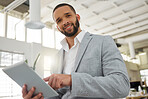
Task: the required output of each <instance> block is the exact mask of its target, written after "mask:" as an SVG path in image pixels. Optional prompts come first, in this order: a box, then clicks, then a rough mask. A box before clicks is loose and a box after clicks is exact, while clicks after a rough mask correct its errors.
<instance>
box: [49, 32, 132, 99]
mask: <svg viewBox="0 0 148 99" xmlns="http://www.w3.org/2000/svg"><path fill="white" fill-rule="evenodd" d="M59 55H60V56H59V57H61V58H59V60H58V61H57V63H59V64H58V65H57V67H53V68H54V70H53V71H56V72H53V73H62V69H63V66H62V65H61V64H62V62H63V56H64V51H63V49H61V50H60V54H59ZM71 76H72V86H71V87H64V88H61V89H59V90H57V92H58V93H59V96H58V97H53V98H49V99H115V98H122V97H126V96H127V95H128V93H129V89H130V85H129V79H128V75H127V70H126V66H125V64H124V61H123V59H122V57H121V54H120V52H119V50H118V49H117V47H116V44H115V43H114V41H113V39H112V38H111V37H110V36H99V35H93V34H90V33H86V34H85V36H84V38H83V40H82V42H81V44H80V47H79V50H78V53H77V56H76V61H75V69H74V70H73V72H72V74H71Z"/></svg>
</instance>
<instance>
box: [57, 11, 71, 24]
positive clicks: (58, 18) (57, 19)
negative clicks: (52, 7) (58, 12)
mask: <svg viewBox="0 0 148 99" xmlns="http://www.w3.org/2000/svg"><path fill="white" fill-rule="evenodd" d="M70 13H71V12H67V13H65V14H64V15H68V14H70ZM59 19H60V17H58V18H57V19H56V22H57V21H58V20H59Z"/></svg>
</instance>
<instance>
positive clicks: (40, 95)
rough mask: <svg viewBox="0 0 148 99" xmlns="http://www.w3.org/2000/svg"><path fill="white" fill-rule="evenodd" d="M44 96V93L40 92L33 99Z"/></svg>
mask: <svg viewBox="0 0 148 99" xmlns="http://www.w3.org/2000/svg"><path fill="white" fill-rule="evenodd" d="M41 97H42V93H39V94H38V95H36V96H34V97H33V98H32V99H40V98H41Z"/></svg>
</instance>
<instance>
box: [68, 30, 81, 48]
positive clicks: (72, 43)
mask: <svg viewBox="0 0 148 99" xmlns="http://www.w3.org/2000/svg"><path fill="white" fill-rule="evenodd" d="M81 31H82V30H81V29H79V31H78V32H77V33H76V34H75V35H74V36H72V37H66V40H67V43H68V45H69V49H70V48H71V47H72V46H73V45H74V38H75V37H76V36H77V35H78V34H79V33H80V32H81Z"/></svg>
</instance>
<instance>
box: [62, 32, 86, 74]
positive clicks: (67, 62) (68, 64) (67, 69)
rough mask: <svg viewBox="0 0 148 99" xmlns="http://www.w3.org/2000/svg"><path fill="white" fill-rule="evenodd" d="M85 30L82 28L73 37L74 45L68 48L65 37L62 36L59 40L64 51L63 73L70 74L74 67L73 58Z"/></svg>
mask: <svg viewBox="0 0 148 99" xmlns="http://www.w3.org/2000/svg"><path fill="white" fill-rule="evenodd" d="M85 33H86V32H85V31H84V30H82V31H81V32H80V33H79V34H78V35H77V36H76V37H75V38H74V45H73V46H72V47H71V48H70V49H69V45H68V43H67V41H66V38H64V39H63V40H62V41H61V45H62V48H63V49H64V51H65V54H64V61H63V67H64V69H63V73H64V74H71V72H72V71H73V69H74V67H75V59H76V55H77V51H78V49H79V46H80V43H81V41H82V39H83V37H84V35H85Z"/></svg>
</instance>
